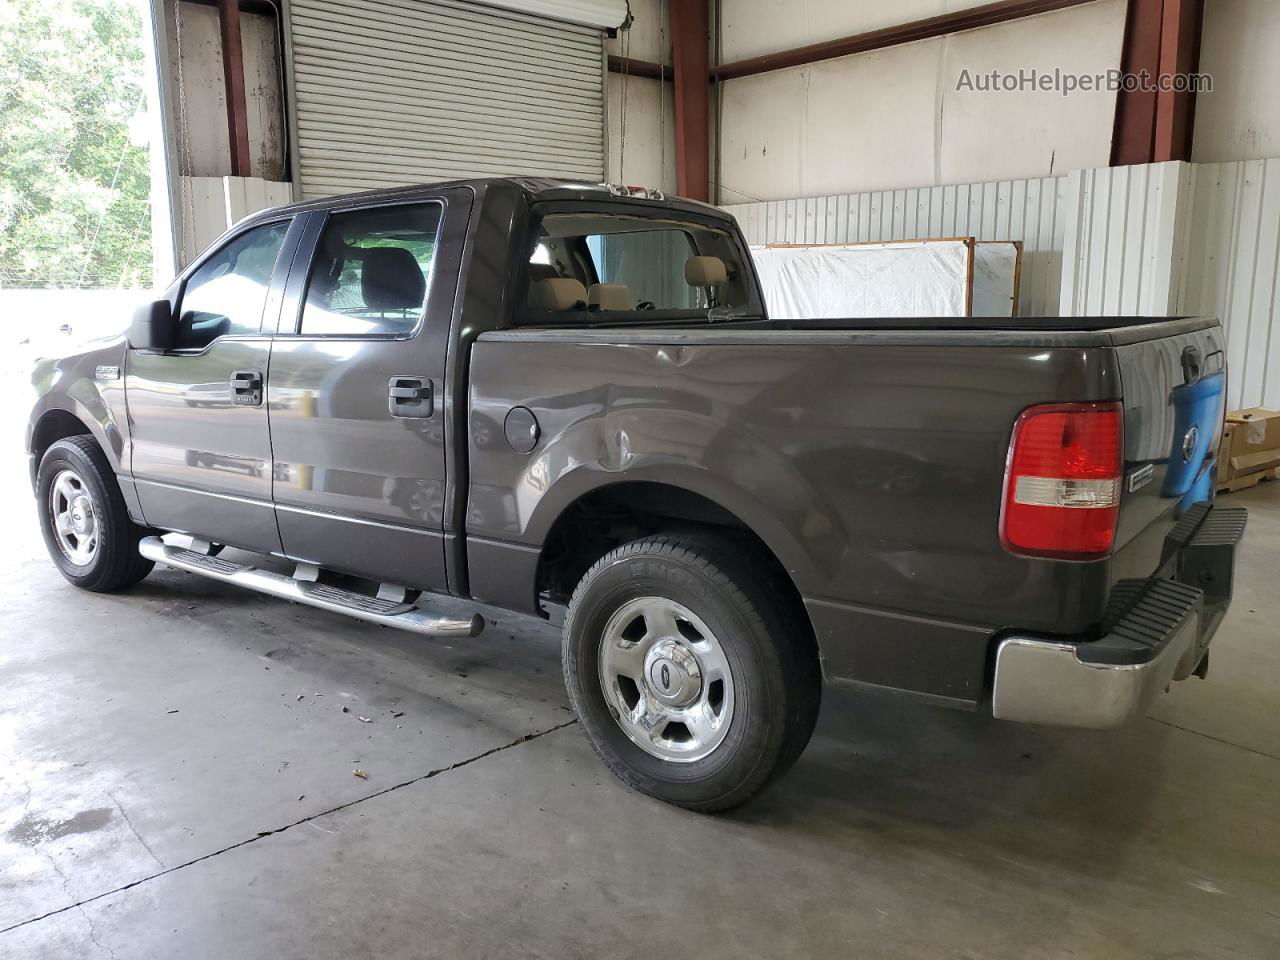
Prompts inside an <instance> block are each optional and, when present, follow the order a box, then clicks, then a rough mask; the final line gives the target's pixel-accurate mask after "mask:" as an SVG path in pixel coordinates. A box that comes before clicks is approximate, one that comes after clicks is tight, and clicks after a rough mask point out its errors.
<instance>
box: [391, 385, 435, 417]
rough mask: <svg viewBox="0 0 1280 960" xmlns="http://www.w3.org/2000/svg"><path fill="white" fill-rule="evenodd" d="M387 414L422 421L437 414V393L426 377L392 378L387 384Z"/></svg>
mask: <svg viewBox="0 0 1280 960" xmlns="http://www.w3.org/2000/svg"><path fill="white" fill-rule="evenodd" d="M387 412H389V413H390V414H391V415H392V416H393V417H399V418H413V419H421V418H424V417H429V416H431V414H432V413H434V412H435V391H434V389H433V388H432V384H431V381H430V380H428V379H427V378H426V377H392V378H391V382H390V383H389V384H387Z"/></svg>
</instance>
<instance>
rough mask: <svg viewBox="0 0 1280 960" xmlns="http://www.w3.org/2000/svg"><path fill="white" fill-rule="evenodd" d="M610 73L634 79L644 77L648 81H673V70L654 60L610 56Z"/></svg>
mask: <svg viewBox="0 0 1280 960" xmlns="http://www.w3.org/2000/svg"><path fill="white" fill-rule="evenodd" d="M609 72H610V73H625V74H629V75H630V76H633V77H644V78H645V79H646V80H666V81H668V82H670V81H671V68H670V67H665V68H664V67H663V66H662V64H660V63H654V62H653V61H652V60H637V59H636V58H635V57H619V56H617V55H615V54H612V53H611V54H609Z"/></svg>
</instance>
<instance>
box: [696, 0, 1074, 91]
mask: <svg viewBox="0 0 1280 960" xmlns="http://www.w3.org/2000/svg"><path fill="white" fill-rule="evenodd" d="M1092 2H1093V0H999V2H997V3H987V4H983V5H982V6H980V7H970V8H969V9H967V10H957V11H955V12H954V13H944V14H942V15H941V16H937V17H929V18H927V19H925V20H913V21H912V22H911V23H904V24H900V25H898V26H895V27H885V28H884V29H882V30H871V31H869V32H867V33H859V34H855V35H854V36H851V37H841V38H840V39H839V40H825V41H823V42H822V43H812V44H809V45H808V46H807V47H796V48H795V49H793V50H782V51H779V52H778V53H766V54H763V55H761V56H758V57H751V58H749V59H747V60H737V61H734V62H733V63H723V64H720V65H719V66H717V67H713V68H712V70H711V77H712V79H714V80H733V79H736V78H738V77H750V76H753V75H754V74H757V73H768V72H769V71H771V70H782V69H785V68H787V67H799V66H803V65H804V64H808V63H817V62H818V61H820V60H833V59H835V58H836V57H847V56H849V55H850V54H854V53H867V52H868V51H870V50H883V49H884V48H885V47H894V46H897V45H899V44H903V43H914V42H915V41H917V40H929V39H931V38H933V37H943V36H947V35H948V34H952V33H960V32H961V31H964V30H974V29H976V28H978V27H989V26H991V25H992V24H997V23H1007V22H1009V21H1010V20H1020V19H1022V18H1023V17H1033V16H1035V15H1036V14H1040V13H1049V12H1050V11H1053V10H1062V9H1064V8H1066V7H1076V6H1079V5H1081V4H1084V3H1092ZM680 6H682V3H681V2H680V0H676V2H675V3H674V4H673V5H672V16H673V17H674V15H675V10H676V9H677V8H678V7H680Z"/></svg>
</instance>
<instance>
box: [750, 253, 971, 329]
mask: <svg viewBox="0 0 1280 960" xmlns="http://www.w3.org/2000/svg"><path fill="white" fill-rule="evenodd" d="M751 255H752V258H753V259H754V260H755V264H756V272H757V273H758V274H759V276H760V284H761V286H762V287H763V289H764V296H765V304H766V306H767V308H768V310H769V315H770V316H773V317H785V318H791V319H806V320H808V319H822V318H841V317H850V318H880V317H963V316H967V315H968V314H969V310H970V306H971V292H972V286H971V284H972V274H973V269H974V263H973V257H974V242H973V240H972V239H971V238H960V239H951V240H908V241H901V242H897V243H867V244H855V245H849V246H814V247H788V246H753V247H752V248H751Z"/></svg>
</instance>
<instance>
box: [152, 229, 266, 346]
mask: <svg viewBox="0 0 1280 960" xmlns="http://www.w3.org/2000/svg"><path fill="white" fill-rule="evenodd" d="M288 232H289V222H288V221H287V220H284V221H281V222H280V223H268V224H265V225H264V226H261V227H255V228H254V229H252V230H249V231H246V232H245V233H242V234H240V236H238V237H236V238H235V239H234V240H232V241H231V242H230V243H228V244H227V245H226V246H225V247H223V248H222V249H221V250H219V251H218V252H217V253H215V254H214V255H213V256H211V257H210V258H209V259H208V260H206V261H205V262H204V263H202V264H201V265H200V266H199V268H197V269H196V271H195V272H194V273H193V274H191V276H190V277H188V278H187V283H186V286H185V287H184V289H183V292H182V305H181V307H180V308H179V311H178V332H177V337H176V344H175V345H176V346H177V347H178V348H179V349H203V348H204V347H207V346H208V345H209V344H211V343H212V342H213V341H214V340H217V339H218V338H219V337H226V336H237V335H239V336H246V335H248V336H253V335H256V334H258V333H259V332H260V329H261V326H262V309H263V307H264V306H265V305H266V302H267V288H268V287H269V286H270V285H271V274H272V272H273V271H274V270H275V265H276V258H277V257H278V256H279V255H280V247H281V246H282V245H283V244H284V237H285V234H286V233H288Z"/></svg>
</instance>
